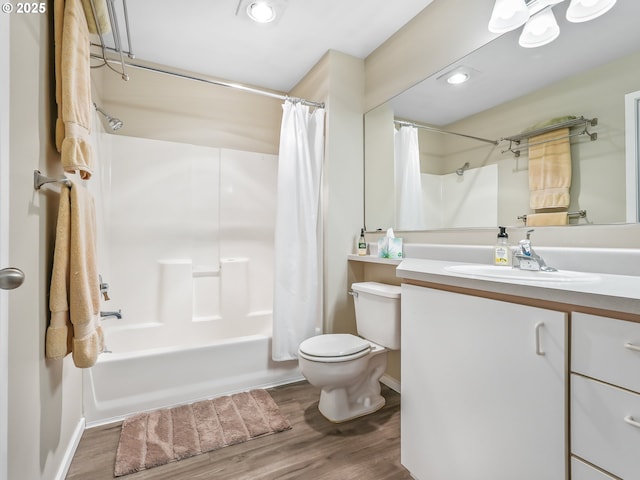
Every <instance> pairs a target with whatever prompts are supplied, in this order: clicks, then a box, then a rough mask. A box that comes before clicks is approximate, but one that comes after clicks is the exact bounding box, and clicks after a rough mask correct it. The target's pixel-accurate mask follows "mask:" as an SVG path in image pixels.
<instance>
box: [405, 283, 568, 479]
mask: <svg viewBox="0 0 640 480" xmlns="http://www.w3.org/2000/svg"><path fill="white" fill-rule="evenodd" d="M566 325H567V315H566V314H565V313H562V312H555V311H551V310H545V309H540V308H534V307H528V306H523V305H516V304H510V303H505V302H499V301H496V300H490V299H486V298H479V297H473V296H468V295H462V294H456V293H451V292H444V291H439V290H432V289H428V288H423V287H416V286H413V285H403V286H402V335H401V337H402V349H401V356H402V387H401V388H402V397H401V398H402V410H401V418H402V420H401V423H402V431H401V435H402V449H401V456H402V463H403V464H404V465H405V466H406V467H407V469H408V470H409V471H410V472H411V474H412V476H413V477H414V478H416V479H417V480H469V479H473V480H513V479H518V480H540V479H545V480H563V479H565V478H566V471H567V461H568V460H567V459H568V453H567V450H566V429H567V426H566V425H567V414H566V379H567V361H566V353H565V352H566V348H565V345H566Z"/></svg>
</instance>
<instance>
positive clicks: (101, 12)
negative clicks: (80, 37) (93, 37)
mask: <svg viewBox="0 0 640 480" xmlns="http://www.w3.org/2000/svg"><path fill="white" fill-rule="evenodd" d="M93 6H94V7H95V8H96V10H95V15H94V12H93V9H92V8H91V0H82V8H83V9H84V15H85V17H86V18H87V26H88V27H89V32H91V33H102V34H104V33H109V32H110V31H111V23H110V22H109V11H108V10H107V0H93ZM96 18H97V19H98V27H100V31H99V32H98V28H97V27H96Z"/></svg>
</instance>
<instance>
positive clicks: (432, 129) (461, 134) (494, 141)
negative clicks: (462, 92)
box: [393, 120, 498, 145]
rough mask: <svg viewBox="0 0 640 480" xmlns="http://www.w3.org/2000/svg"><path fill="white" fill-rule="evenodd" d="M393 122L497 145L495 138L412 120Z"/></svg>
mask: <svg viewBox="0 0 640 480" xmlns="http://www.w3.org/2000/svg"><path fill="white" fill-rule="evenodd" d="M393 122H394V123H397V124H398V125H401V126H405V127H415V128H422V129H424V130H429V131H430V132H436V133H446V134H447V135H456V136H458V137H465V138H471V139H473V140H478V141H480V142H485V143H490V144H492V145H498V141H497V140H489V139H486V138H482V137H474V136H472V135H465V134H464V133H456V132H449V131H448V130H442V129H441V128H436V127H429V126H428V125H420V124H418V123H413V122H405V121H403V120H394V121H393Z"/></svg>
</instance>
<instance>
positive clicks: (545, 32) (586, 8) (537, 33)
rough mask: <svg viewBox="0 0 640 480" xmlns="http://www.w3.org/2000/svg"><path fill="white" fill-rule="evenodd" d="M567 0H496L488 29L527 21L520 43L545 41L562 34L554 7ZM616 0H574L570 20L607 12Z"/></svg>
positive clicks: (503, 30) (498, 29)
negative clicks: (554, 13)
mask: <svg viewBox="0 0 640 480" xmlns="http://www.w3.org/2000/svg"><path fill="white" fill-rule="evenodd" d="M563 1H564V0H496V3H495V4H494V6H493V11H492V13H491V19H490V20H489V26H488V28H489V31H490V32H492V33H506V32H509V31H511V30H515V29H516V28H518V27H520V26H522V25H524V28H523V31H522V34H521V35H520V40H519V43H520V46H522V47H526V48H533V47H540V46H542V45H546V44H548V43H550V42H552V41H554V40H555V39H556V38H558V35H560V28H559V27H558V22H557V21H556V19H555V16H554V15H553V11H552V10H551V9H552V7H553V6H554V5H556V4H558V3H561V2H563ZM615 3H616V0H571V4H570V5H569V8H568V9H567V14H566V17H567V20H568V21H570V22H574V23H579V22H586V21H588V20H593V19H594V18H597V17H599V16H600V15H603V14H605V13H606V12H608V11H609V10H611V8H612V7H613V6H614V5H615Z"/></svg>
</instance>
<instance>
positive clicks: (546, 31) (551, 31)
mask: <svg viewBox="0 0 640 480" xmlns="http://www.w3.org/2000/svg"><path fill="white" fill-rule="evenodd" d="M558 35H560V27H559V26H558V22H557V21H556V17H555V16H554V15H553V11H552V10H551V7H550V6H549V7H546V8H545V9H544V10H542V11H541V12H538V13H536V14H535V15H533V16H532V17H531V18H530V19H529V20H528V21H527V23H525V24H524V28H523V29H522V33H521V34H520V39H519V40H518V43H519V44H520V46H521V47H525V48H535V47H541V46H543V45H546V44H547V43H551V42H553V41H554V40H555V39H556V38H558Z"/></svg>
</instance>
